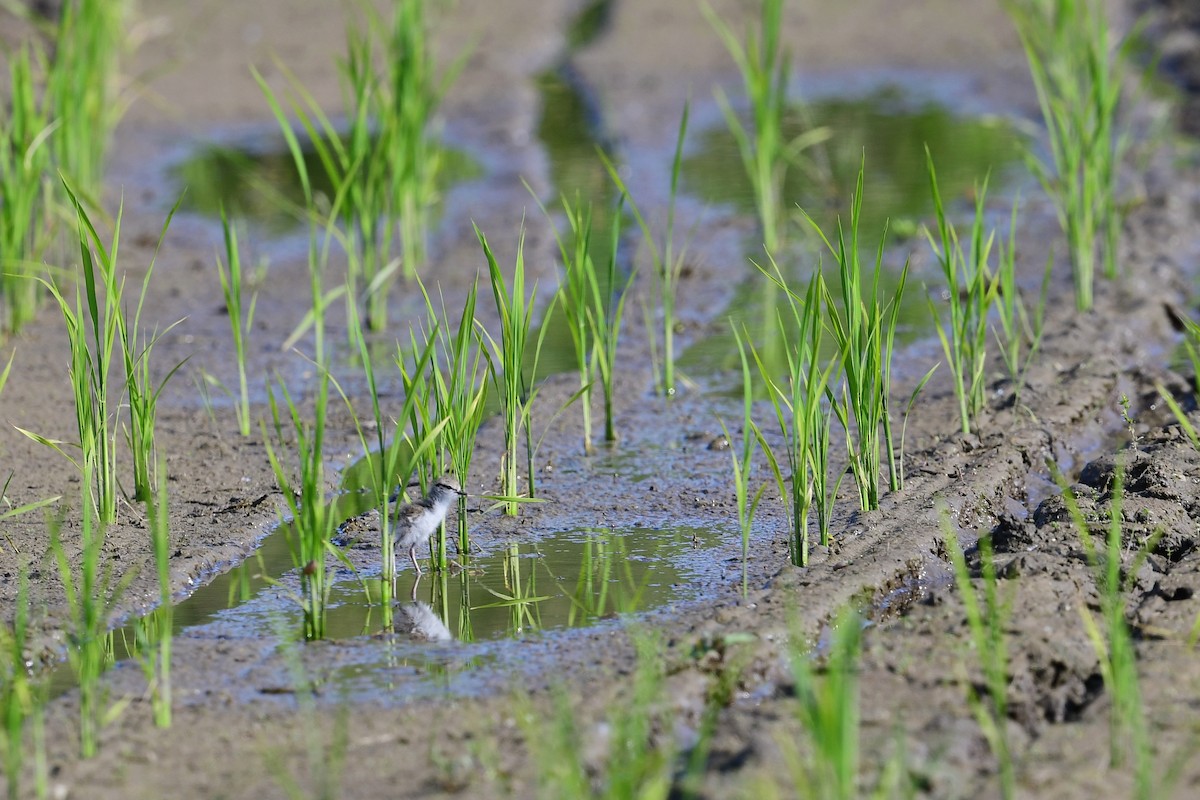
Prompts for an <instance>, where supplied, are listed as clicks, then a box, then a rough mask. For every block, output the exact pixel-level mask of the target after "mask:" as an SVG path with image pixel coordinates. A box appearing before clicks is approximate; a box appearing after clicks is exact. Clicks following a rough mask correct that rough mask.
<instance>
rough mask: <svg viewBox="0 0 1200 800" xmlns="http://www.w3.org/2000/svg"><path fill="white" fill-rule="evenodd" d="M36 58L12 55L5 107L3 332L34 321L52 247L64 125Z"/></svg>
mask: <svg viewBox="0 0 1200 800" xmlns="http://www.w3.org/2000/svg"><path fill="white" fill-rule="evenodd" d="M34 70H35V64H34V56H33V55H31V51H30V50H29V49H28V48H22V49H21V50H19V51H17V52H16V53H13V54H10V56H9V64H8V71H9V94H10V98H9V100H8V103H7V105H6V106H5V107H3V108H0V190H2V194H3V196H4V202H3V203H0V253H3V254H4V255H3V259H2V260H0V333H13V332H15V331H17V330H18V329H20V327H21V326H22V325H24V324H25V323H26V322H28V321H29V320H30V319H32V318H33V315H34V313H35V311H36V310H37V305H38V301H39V290H40V284H39V283H38V282H37V281H36V280H34V276H36V275H37V274H38V272H37V271H38V270H39V269H40V261H41V255H42V253H43V252H44V251H45V249H46V246H47V245H48V233H49V230H48V219H47V218H48V217H49V205H50V196H49V191H48V185H49V183H48V181H47V180H46V177H45V176H46V175H47V174H49V172H50V146H49V144H48V143H47V140H48V139H49V137H50V135H51V134H52V133H53V132H54V129H55V128H56V127H57V125H58V123H56V122H51V120H50V117H49V109H48V108H47V102H46V100H45V98H44V97H43V98H42V99H41V100H40V101H39V99H38V92H37V90H36V88H35V86H34V77H33V76H34Z"/></svg>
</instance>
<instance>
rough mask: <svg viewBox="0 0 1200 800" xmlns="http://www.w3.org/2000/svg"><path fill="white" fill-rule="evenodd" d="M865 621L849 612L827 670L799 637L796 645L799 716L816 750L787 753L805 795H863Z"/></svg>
mask: <svg viewBox="0 0 1200 800" xmlns="http://www.w3.org/2000/svg"><path fill="white" fill-rule="evenodd" d="M862 628H863V625H862V619H861V618H860V617H859V616H858V614H857V613H856V612H854V611H853V610H846V611H843V612H842V613H841V614H840V615H839V617H838V619H837V622H836V623H835V628H834V632H833V638H832V643H831V645H830V650H829V655H828V656H827V657H826V663H825V666H824V668H823V669H821V670H818V668H817V667H816V666H815V665H814V664H813V661H812V658H813V657H812V655H811V654H810V653H807V652H803V651H801V650H800V649H799V648H798V646H797V644H798V642H799V641H800V637H799V636H798V635H795V634H793V636H792V639H791V642H792V646H791V663H792V674H793V676H794V678H795V681H796V698H797V701H798V703H799V706H798V708H797V712H796V716H797V719H798V721H799V723H800V727H801V728H802V729H803V731H804V733H805V735H806V737H807V739H808V742H809V745H810V747H811V751H810V752H809V754H808V755H806V756H802V755H800V754H799V753H797V752H796V751H795V745H794V744H793V745H791V750H790V752H789V753H787V754H786V755H787V761H788V766H789V768H790V770H791V774H792V783H793V786H794V787H795V789H796V791H797V793H798V795H799V796H802V797H813V798H822V800H853V798H857V797H860V796H861V794H860V792H859V786H858V766H859V747H858V736H859V712H858V659H859V655H860V652H861V650H862Z"/></svg>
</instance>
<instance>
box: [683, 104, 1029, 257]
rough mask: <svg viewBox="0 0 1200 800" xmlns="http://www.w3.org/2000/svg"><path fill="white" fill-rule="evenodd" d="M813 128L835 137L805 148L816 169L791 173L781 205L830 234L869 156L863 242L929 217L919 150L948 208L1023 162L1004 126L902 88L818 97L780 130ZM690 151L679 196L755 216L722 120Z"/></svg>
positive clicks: (1016, 140) (1015, 137)
mask: <svg viewBox="0 0 1200 800" xmlns="http://www.w3.org/2000/svg"><path fill="white" fill-rule="evenodd" d="M814 127H827V128H829V131H830V134H831V135H830V137H829V138H828V139H827V140H826V141H825V142H823V143H822V144H820V145H818V146H816V147H815V148H812V149H810V150H809V151H806V152H807V154H808V155H809V156H810V157H811V158H812V160H813V162H814V164H813V166H812V168H811V169H799V168H796V167H793V168H791V169H789V170H788V173H787V177H786V180H785V182H784V187H783V204H784V207H785V208H788V209H792V208H795V206H797V205H799V206H800V207H801V208H803V209H805V210H806V211H807V212H808V213H809V214H811V215H812V216H813V218H814V219H815V220H816V221H817V222H818V223H820V224H821V226H822V227H823V228H825V229H826V230H830V226H833V225H834V224H835V222H836V219H837V215H838V213H839V212H840V213H843V214H844V213H845V211H844V209H845V208H846V207H847V206H848V205H849V202H850V195H851V193H852V192H853V191H854V186H855V182H856V181H857V179H858V168H859V164H860V162H861V160H862V158H863V154H864V153H865V154H866V160H867V171H866V180H865V184H864V190H863V208H862V222H861V226H860V231H861V232H862V234H863V235H864V236H865V237H866V241H867V242H872V239H875V240H876V241H877V237H878V235H879V233H880V232H882V231H883V224H884V221H885V220H887V219H889V218H890V219H891V225H892V229H893V231H894V232H899V233H902V234H911V233H915V232H916V224H917V222H918V221H919V220H921V219H923V218H924V217H926V216H927V215H929V214H931V213H932V212H933V203H932V201H931V199H930V196H929V177H928V174H927V173H926V171H925V149H924V148H925V145H928V146H929V149H930V151H932V152H933V153H935V154H936V157H937V171H938V181H939V183H940V185H941V191H942V196H943V197H945V198H947V203H953V201H954V199H955V198H962V197H967V196H969V194H970V193H971V192H972V189H973V186H974V184H975V182H976V181H981V180H983V177H984V175H985V174H986V173H987V171H988V170H989V169H990V170H991V172H992V179H991V185H992V186H993V187H997V186H999V185H1001V183H1002V181H1003V178H1004V173H1005V169H1006V168H1007V167H1010V166H1017V165H1019V163H1020V158H1021V147H1020V146H1021V139H1020V135H1019V134H1018V133H1017V131H1016V130H1015V129H1014V128H1013V127H1012V125H1011V124H1010V123H1008V122H1006V121H1005V120H1002V119H1000V118H999V117H982V118H980V117H963V116H959V115H957V114H955V113H953V112H952V111H951V110H950V109H949V108H947V107H945V106H942V105H939V104H936V103H933V102H931V101H928V100H921V99H919V98H917V97H916V96H914V95H913V94H912V93H910V92H907V91H906V90H904V89H903V88H901V87H898V86H890V87H884V88H880V89H878V90H876V91H874V92H871V93H869V94H866V95H864V96H861V97H857V98H850V99H846V98H838V99H822V100H818V101H815V102H812V103H809V104H808V105H806V106H805V107H804V110H803V112H801V111H800V110H793V111H792V112H791V113H790V114H789V115H788V117H787V120H786V121H785V123H784V137H785V139H789V140H790V139H791V138H794V137H795V136H798V135H800V134H801V133H803V132H805V131H807V130H811V129H812V128H814ZM689 151H690V152H691V155H688V156H687V157H685V159H684V162H683V174H682V177H681V181H682V184H683V189H684V191H686V192H688V193H690V194H692V195H693V196H695V197H697V198H699V199H701V200H704V201H706V202H711V203H729V204H732V205H734V206H735V207H736V208H738V209H739V210H741V211H744V212H746V213H749V214H753V213H755V211H754V208H755V207H754V194H753V190H752V187H751V185H750V181H749V179H748V178H747V177H746V173H745V170H744V169H743V167H742V162H741V157H740V155H739V154H738V149H737V143H736V142H735V141H734V138H733V135H732V134H731V133H730V132H729V130H728V128H727V127H726V126H725V124H724V122H723V121H722V122H717V123H716V124H715V125H714V126H712V127H709V128H708V129H707V130H704V131H702V132H699V133H698V134H696V136H695V137H694V138H693V144H692V146H691V147H689ZM871 247H872V248H873V247H874V243H873V242H872V244H871Z"/></svg>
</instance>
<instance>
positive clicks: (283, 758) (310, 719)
mask: <svg viewBox="0 0 1200 800" xmlns="http://www.w3.org/2000/svg"><path fill="white" fill-rule="evenodd" d="M273 627H274V630H275V635H276V637H277V638H278V639H279V640H280V643H279V653H280V655H281V656H282V658H283V661H284V664H285V665H286V666H287V670H288V676H289V678H290V680H291V686H292V690H293V691H292V696H293V697H294V698H295V700H296V706H297V708H296V713H297V717H298V725H296V726H295V727H296V729H297V730H299V732H300V738H301V741H302V743H303V750H302V753H303V758H302V759H301V763H300V766H301V770H300V771H297V770H296V769H295V767H294V766H293V765H291V764H289V763H287V755H286V753H285V752H284V751H283V750H282V748H281V747H279V746H278V745H277V744H276V743H274V742H272V743H271V745H270V746H269V747H267V748H265V749H264V753H263V758H264V761H265V763H266V767H267V772H269V773H270V774H271V777H272V778H274V780H275V782H276V783H277V784H278V785H279V786H280V788H282V789H283V791H284V794H285V795H286V796H287V797H288V800H336V799H337V798H339V797H341V796H342V790H341V782H342V771H343V769H344V768H345V765H346V751H347V749H348V748H349V745H350V735H349V723H350V707H349V705H348V703H347V702H345V701H344V700H343V701H342V702H339V704H338V707H337V708H336V709H335V710H334V712H333V725H332V729H331V730H328V731H327V730H326V729H327V728H328V727H330V726H328V725H327V724H326V723H325V720H326V719H327V715H325V714H324V713H322V711H321V709H319V708H318V706H317V683H316V681H315V680H314V679H313V678H312V677H311V676H310V675H309V674H308V670H306V669H305V667H304V662H303V660H302V659H301V656H300V650H299V648H298V647H297V646H296V642H295V640H293V639H292V638H290V637H289V636H288V632H287V631H286V630H285V629H284V626H283V624H282V623H281V622H280V621H278V620H276V621H274V624H273Z"/></svg>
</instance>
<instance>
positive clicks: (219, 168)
mask: <svg viewBox="0 0 1200 800" xmlns="http://www.w3.org/2000/svg"><path fill="white" fill-rule="evenodd" d="M264 142H265V143H266V144H267V145H268V146H270V147H272V148H273V149H266V148H265V147H264ZM303 152H304V165H305V168H306V169H307V170H308V174H309V178H310V180H311V182H312V189H313V192H314V194H318V195H324V196H325V197H332V195H333V180H332V179H331V177H330V175H329V172H328V171H327V170H326V169H325V167H324V165H323V164H322V163H321V160H320V158H319V157H318V156H317V153H316V150H315V149H314V148H313V146H312V144H311V143H307V144H304V145H303ZM442 154H443V155H442V158H443V161H442V169H441V171H440V173H439V175H438V187H439V189H441V190H442V191H443V192H444V191H445V190H446V189H448V188H449V187H451V186H454V185H455V184H458V183H463V182H465V181H469V180H473V179H475V178H479V177H481V176H482V175H483V167H482V166H481V165H480V164H479V163H478V162H477V161H475V160H474V159H473V158H471V156H470V155H468V154H467V153H466V152H465V151H463V150H458V149H455V148H452V147H443V150H442ZM170 177H171V179H172V180H173V181H175V182H176V183H178V184H179V186H180V187H186V188H187V193H186V194H185V195H184V198H183V205H182V206H181V208H182V210H185V211H191V212H195V213H199V214H204V215H207V216H210V217H219V216H220V213H221V207H222V205H224V207H225V208H226V209H228V210H229V213H230V215H231V216H235V217H239V218H242V219H248V220H251V221H253V222H255V223H257V224H259V225H261V226H263V228H264V229H266V231H267V232H268V233H274V234H283V233H287V232H289V231H292V230H294V229H296V228H297V227H299V225H300V222H299V221H298V220H297V218H296V215H295V214H293V213H291V211H290V210H289V206H290V205H291V204H295V203H298V202H300V198H302V197H303V189H302V187H301V184H300V174H299V173H298V172H297V171H296V166H295V162H294V161H293V160H292V155H291V153H290V152H288V150H287V148H286V146H285V145H284V143H283V141H282V139H281V137H280V136H278V134H277V132H276V131H272V134H269V135H265V136H264V135H262V132H256V133H255V134H253V135H250V136H247V137H246V138H245V142H244V143H230V144H209V145H204V146H202V147H201V148H199V149H198V150H197V151H196V152H195V153H194V154H193V155H192V156H191V157H190V158H188V159H187V160H185V161H184V162H182V163H181V164H178V165H177V166H176V167H174V168H173V169H172V170H171V175H170Z"/></svg>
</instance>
